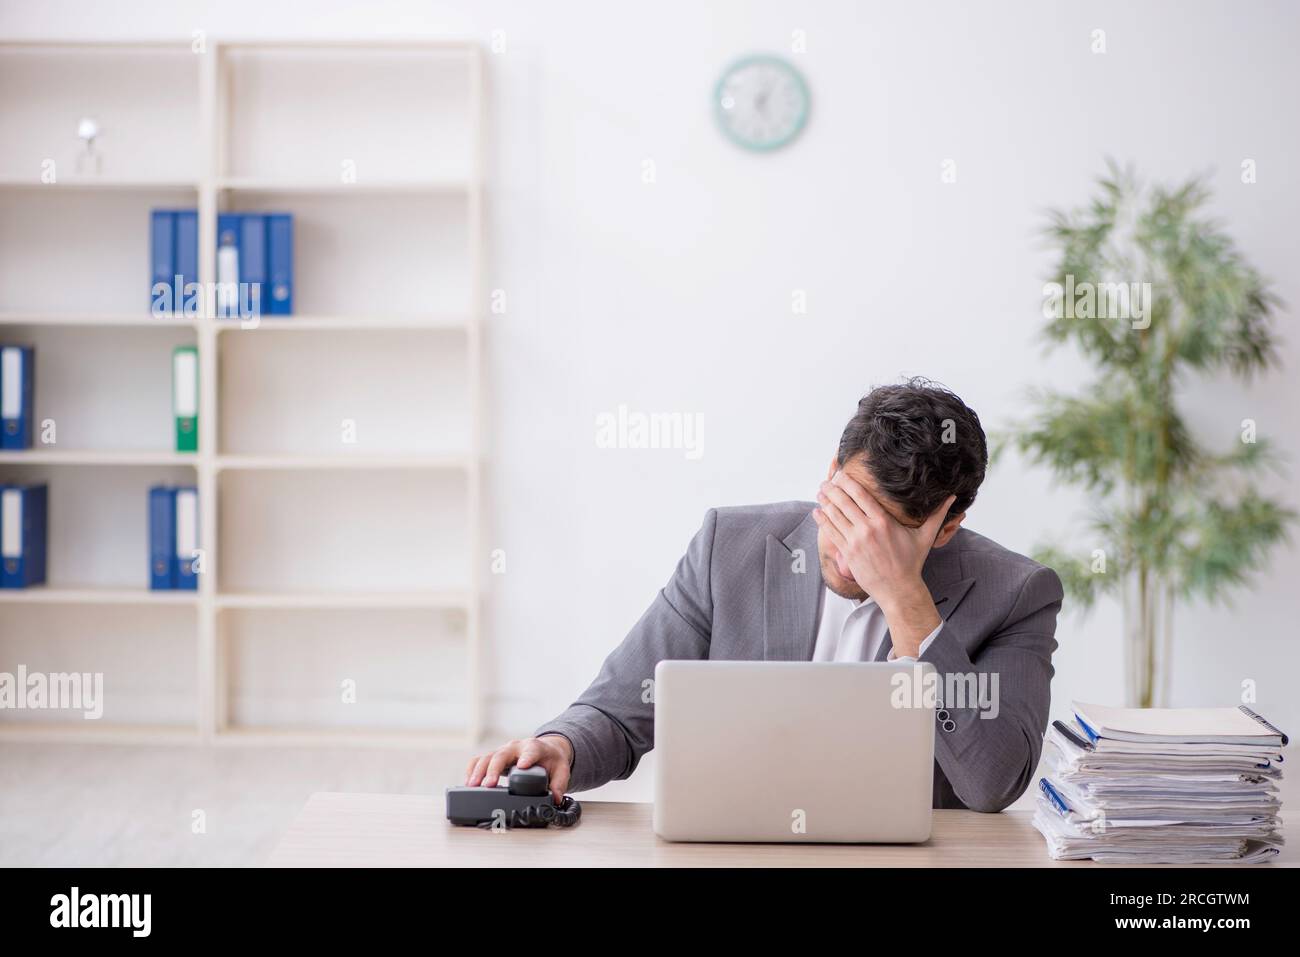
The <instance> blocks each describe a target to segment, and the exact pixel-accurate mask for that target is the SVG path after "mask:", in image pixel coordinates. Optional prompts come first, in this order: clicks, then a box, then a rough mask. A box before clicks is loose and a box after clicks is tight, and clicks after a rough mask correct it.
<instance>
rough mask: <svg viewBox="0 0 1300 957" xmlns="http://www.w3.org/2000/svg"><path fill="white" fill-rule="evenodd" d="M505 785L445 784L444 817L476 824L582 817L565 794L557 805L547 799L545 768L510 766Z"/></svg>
mask: <svg viewBox="0 0 1300 957" xmlns="http://www.w3.org/2000/svg"><path fill="white" fill-rule="evenodd" d="M505 779H506V787H504V788H503V787H500V786H497V787H494V788H485V787H476V788H468V787H459V788H447V820H449V821H451V823H452V824H458V825H465V826H468V825H474V826H476V827H485V828H491V827H546V826H547V825H548V824H554V825H555V826H556V827H572V826H573V825H575V824H577V823H578V819H579V818H580V817H582V805H581V804H579V803H578V802H577V801H575V800H574V799H573V798H572V797H570V796H569V795H567V794H566V795H565V796H564V801H563V802H562V803H561V804H560V806H559V807H556V806H555V803H554V802H553V801H552V800H551V781H550V777H549V776H548V775H547V773H546V769H545V768H543V767H540V766H537V765H534V766H533V767H531V768H517V767H514V766H513V765H512V766H511V768H510V770H509V772H507V774H506V775H505Z"/></svg>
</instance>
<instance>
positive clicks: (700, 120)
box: [0, 0, 1300, 733]
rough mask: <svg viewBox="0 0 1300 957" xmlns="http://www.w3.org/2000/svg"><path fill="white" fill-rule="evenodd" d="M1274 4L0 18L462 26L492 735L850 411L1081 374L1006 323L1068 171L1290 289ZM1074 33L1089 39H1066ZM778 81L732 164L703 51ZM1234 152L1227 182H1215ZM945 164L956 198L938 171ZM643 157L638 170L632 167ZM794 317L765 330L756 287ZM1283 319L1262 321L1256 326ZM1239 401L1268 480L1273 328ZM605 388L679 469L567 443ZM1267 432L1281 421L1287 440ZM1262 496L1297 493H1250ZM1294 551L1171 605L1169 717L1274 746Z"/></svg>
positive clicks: (811, 455) (554, 685)
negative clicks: (1140, 176)
mask: <svg viewBox="0 0 1300 957" xmlns="http://www.w3.org/2000/svg"><path fill="white" fill-rule="evenodd" d="M1298 27H1300V14H1298V12H1297V9H1296V8H1295V6H1294V5H1292V4H1286V3H1280V2H1279V3H1255V4H1251V5H1250V6H1249V8H1243V7H1242V6H1241V5H1239V4H1232V3H1228V2H1223V3H1203V2H1202V3H1173V2H1156V3H1144V4H1140V5H1137V4H1121V3H1088V4H1082V3H1078V4H1061V5H1057V4H1046V3H1032V2H1020V3H1003V4H970V3H959V2H953V3H935V4H916V3H909V4H896V3H878V4H864V3H854V2H850V0H839V2H823V3H818V4H815V5H809V4H797V3H794V2H775V0H767V2H742V0H731V2H718V3H712V4H707V3H696V2H685V0H675V2H661V3H657V4H652V5H641V4H637V5H632V4H598V3H594V2H591V3H581V4H580V3H573V2H563V3H559V2H529V0H511V2H497V3H470V2H454V3H417V2H366V3H332V2H305V0H304V2H278V3H275V4H268V3H265V2H264V0H261V2H249V0H226V2H222V3H213V4H210V5H209V4H203V3H186V2H174V0H167V2H163V0H158V2H142V3H136V4H130V5H128V4H98V3H92V2H67V0H64V2H59V0H49V2H42V3H26V4H21V5H20V4H6V5H5V6H4V7H3V9H0V34H2V35H4V36H41V37H52V36H69V37H71V36H77V37H90V38H110V37H144V36H174V37H186V36H189V35H190V33H191V31H192V30H194V29H198V28H203V29H206V30H207V31H208V32H209V33H210V34H211V35H214V36H224V37H231V36H237V37H260V36H321V37H326V36H367V35H392V34H418V35H441V34H450V35H454V36H458V37H475V38H479V39H481V40H482V41H483V42H484V43H485V44H486V43H487V42H488V41H489V39H490V37H491V34H492V31H494V30H502V31H504V38H505V43H506V49H505V51H504V52H503V53H498V54H494V55H492V56H490V57H489V58H488V65H489V82H490V85H491V110H492V120H491V127H492V140H493V142H492V152H493V156H494V160H493V169H492V171H491V181H490V230H491V239H492V245H493V250H492V257H491V259H492V262H491V268H490V273H489V280H488V281H489V283H490V285H491V287H493V288H499V289H503V290H505V292H506V294H507V303H508V312H507V314H506V315H504V316H496V317H493V318H492V319H491V330H490V341H489V350H488V361H489V365H490V370H489V371H490V379H491V383H490V394H491V401H490V406H489V419H490V423H491V429H492V437H491V442H490V446H491V449H490V451H491V459H490V463H489V481H490V488H489V501H490V503H491V506H492V508H493V510H494V513H495V517H494V521H493V524H492V528H491V529H490V530H489V533H488V543H489V546H490V547H494V548H502V549H504V550H505V553H506V559H507V571H506V574H504V575H502V576H499V577H495V578H493V579H492V580H491V588H492V592H491V596H490V600H489V614H488V622H487V624H488V629H489V644H490V648H491V652H490V660H489V662H488V672H487V674H488V680H489V685H490V690H491V698H492V717H493V718H494V719H495V722H496V723H497V724H498V725H499V726H500V727H502V728H504V729H507V730H508V731H510V732H511V733H520V732H522V731H526V730H528V729H529V728H530V727H532V726H533V725H534V724H535V723H537V722H539V721H541V720H542V719H544V718H546V717H549V716H550V714H551V713H553V712H554V711H556V710H558V709H559V708H561V707H562V706H564V705H565V704H566V703H567V702H568V700H570V699H571V698H572V697H573V696H574V695H575V694H576V693H577V692H578V691H579V690H580V689H581V688H582V687H583V686H584V684H585V682H586V681H587V680H589V679H590V677H591V676H592V674H593V673H594V671H595V669H596V667H597V666H598V664H599V662H600V660H601V659H602V657H603V656H604V655H605V653H606V652H607V651H608V650H609V649H610V648H611V647H612V646H613V645H614V644H615V643H616V642H617V641H618V640H620V639H621V638H622V636H623V634H624V633H625V632H626V630H627V628H628V627H629V626H630V625H631V624H632V622H633V621H634V620H635V619H636V617H637V616H638V615H639V614H640V613H641V611H642V609H643V608H644V606H645V605H646V604H647V603H648V602H649V601H650V600H651V598H652V596H653V594H654V592H655V590H656V589H657V588H659V587H660V586H661V585H662V584H663V582H664V581H665V580H666V579H667V577H668V575H669V573H670V571H671V570H672V567H673V565H674V563H675V562H676V560H677V558H678V556H679V554H680V552H681V550H682V548H683V547H684V545H685V544H686V542H687V540H688V539H689V537H690V535H691V534H692V533H693V532H694V530H695V528H696V527H697V525H698V523H699V520H700V518H701V516H702V515H703V513H704V511H705V509H706V508H708V507H710V506H712V505H718V504H729V503H742V502H759V501H765V500H777V499H787V498H795V497H808V496H810V495H811V494H812V493H813V491H814V489H815V484H816V482H817V481H818V479H819V478H820V477H821V474H822V470H823V469H824V467H825V463H826V461H827V459H828V457H829V455H830V454H831V452H832V450H833V447H834V443H835V440H836V439H837V437H838V434H839V430H840V428H841V427H842V425H843V423H844V421H845V419H846V417H847V416H848V415H849V414H850V413H851V412H852V409H853V406H854V402H855V400H856V399H857V397H858V395H859V394H860V393H861V392H863V391H864V390H866V389H867V388H868V387H869V386H870V385H871V384H873V383H878V382H884V381H889V380H892V379H894V378H895V377H897V376H899V375H900V374H904V373H907V374H912V373H923V374H926V375H929V376H931V377H932V378H935V379H938V380H940V381H942V382H944V383H946V384H947V385H949V386H951V387H952V388H954V389H955V390H956V391H957V392H959V393H960V394H961V395H962V396H963V397H964V398H965V399H966V400H967V401H968V402H970V404H971V405H973V406H974V407H975V408H976V409H977V410H978V411H979V412H980V414H981V416H982V418H983V419H984V421H985V424H986V426H989V427H997V426H999V425H1003V424H1005V423H1007V422H1008V421H1009V420H1010V419H1011V418H1012V417H1014V416H1015V415H1017V414H1018V413H1019V412H1021V411H1022V410H1023V406H1022V402H1023V396H1024V393H1025V390H1026V389H1027V388H1028V387H1029V386H1031V385H1034V384H1053V385H1060V386H1073V385H1077V384H1081V383H1084V382H1086V381H1088V374H1087V370H1086V368H1085V367H1084V366H1083V365H1082V364H1081V363H1080V362H1078V361H1076V360H1075V359H1073V358H1071V357H1070V356H1068V355H1054V356H1051V357H1045V356H1044V354H1043V352H1042V350H1041V348H1040V345H1039V343H1038V342H1037V341H1036V339H1035V335H1036V333H1037V330H1038V328H1039V326H1040V324H1041V319H1040V316H1039V311H1038V307H1039V302H1040V291H1041V286H1042V280H1043V277H1044V275H1045V273H1046V272H1047V270H1048V268H1049V264H1050V261H1051V257H1050V254H1049V253H1048V252H1047V251H1046V250H1045V249H1044V248H1043V246H1042V244H1041V242H1040V240H1039V237H1038V235H1037V231H1038V229H1039V227H1040V226H1041V225H1042V223H1043V211H1044V210H1045V209H1046V208H1047V207H1051V206H1060V205H1072V204H1076V203H1080V202H1082V201H1083V200H1085V198H1086V197H1087V196H1088V195H1089V189H1090V181H1091V179H1092V178H1093V177H1094V176H1095V174H1097V173H1098V172H1099V171H1101V169H1102V168H1103V166H1102V164H1103V158H1104V157H1106V156H1114V157H1116V158H1118V159H1120V160H1122V161H1132V162H1134V163H1135V164H1136V165H1137V166H1138V168H1139V169H1141V170H1142V171H1143V172H1145V173H1146V174H1147V175H1149V176H1151V177H1154V178H1158V179H1161V180H1165V181H1175V180H1179V179H1182V178H1184V177H1186V176H1189V175H1191V174H1193V173H1200V172H1209V173H1210V174H1211V183H1212V184H1213V186H1214V188H1215V191H1216V194H1217V198H1216V203H1215V210H1214V211H1215V213H1216V214H1218V215H1220V216H1222V217H1223V219H1224V220H1225V221H1226V222H1227V223H1228V225H1229V226H1230V229H1231V232H1232V233H1233V234H1234V235H1235V236H1236V238H1237V239H1238V241H1239V242H1240V245H1241V247H1242V249H1243V250H1244V252H1245V254H1246V255H1247V257H1248V258H1249V259H1250V260H1251V261H1252V262H1253V263H1255V264H1256V265H1257V266H1258V267H1259V268H1260V269H1261V270H1262V271H1263V272H1264V273H1265V274H1267V275H1269V276H1271V277H1272V278H1273V279H1274V280H1276V291H1277V292H1278V293H1279V294H1280V295H1281V296H1282V298H1283V299H1284V300H1286V301H1288V302H1291V303H1295V302H1300V280H1297V277H1296V274H1295V271H1294V269H1293V268H1291V267H1293V265H1294V256H1295V242H1294V232H1293V224H1294V223H1295V222H1296V220H1297V218H1298V214H1300V186H1298V185H1297V182H1296V178H1295V175H1294V172H1293V171H1294V170H1295V169H1297V168H1300V136H1298V134H1297V127H1296V123H1295V109H1294V103H1293V102H1292V97H1293V94H1294V91H1295V90H1296V89H1297V88H1300V65H1297V60H1296V58H1295V56H1294V50H1293V49H1292V45H1293V43H1294V39H1295V37H1296V36H1297V35H1298V31H1297V28H1298ZM1095 28H1101V29H1104V30H1105V31H1106V39H1107V47H1108V50H1107V52H1106V53H1105V54H1104V55H1094V54H1092V53H1090V51H1089V45H1090V36H1089V35H1090V32H1091V31H1092V30H1093V29H1095ZM796 29H801V30H804V31H805V32H806V36H807V52H806V53H803V54H798V55H794V56H793V57H792V59H794V60H795V61H796V62H797V64H798V65H799V66H800V68H801V69H802V70H803V71H804V72H805V74H806V76H807V78H808V80H809V82H810V85H811V88H812V95H813V103H814V105H813V116H812V120H811V123H810V126H809V128H808V130H807V131H806V133H805V135H804V136H803V137H802V138H801V139H800V140H799V141H798V142H797V144H796V145H794V146H793V147H792V148H790V149H788V150H786V151H783V152H780V153H777V154H775V155H770V156H752V155H747V154H745V153H743V152H741V151H739V150H737V149H736V148H735V147H733V146H731V145H730V144H729V143H728V142H726V141H725V140H724V139H723V138H722V137H721V136H720V135H719V134H718V133H717V132H716V130H715V129H714V128H713V125H712V120H711V116H710V104H709V94H710V92H711V89H712V85H713V83H714V82H715V81H716V78H717V76H718V74H719V72H720V71H721V70H722V68H723V67H724V65H725V64H726V63H727V62H729V61H730V60H731V59H733V58H734V57H736V56H738V55H740V54H743V53H746V52H750V51H755V50H772V51H777V52H783V51H787V50H788V49H789V44H790V39H791V34H792V31H793V30H796ZM1247 157H1249V158H1253V159H1254V160H1255V161H1256V162H1257V164H1258V171H1259V173H1258V177H1259V179H1258V183H1256V184H1254V185H1249V186H1247V185H1243V184H1242V183H1241V182H1240V180H1239V174H1238V170H1239V164H1240V163H1241V161H1242V160H1243V159H1244V158H1247ZM948 158H951V159H954V160H955V161H956V162H957V169H958V182H957V183H956V184H953V185H943V184H941V183H940V178H939V170H940V163H941V161H943V160H944V159H948ZM646 160H652V161H653V162H654V164H655V168H656V173H657V181H656V182H655V183H653V184H652V185H647V184H645V183H643V182H642V172H643V163H644V161H646ZM795 289H803V290H806V292H807V297H808V304H809V311H808V314H807V315H804V316H796V315H792V313H791V308H790V300H791V293H792V290H795ZM1291 315H1292V313H1290V312H1288V313H1286V314H1285V315H1284V317H1283V326H1284V329H1285V328H1286V327H1288V326H1289V325H1290V318H1291ZM1288 338H1289V341H1288V342H1287V343H1286V344H1285V345H1284V346H1283V359H1284V363H1285V367H1286V369H1287V370H1288V371H1287V372H1286V373H1283V374H1275V375H1273V376H1271V377H1269V378H1267V379H1265V380H1263V381H1262V382H1259V383H1257V384H1255V385H1254V386H1251V387H1249V388H1243V387H1241V386H1238V385H1235V384H1225V383H1197V382H1194V383H1188V388H1187V392H1186V395H1185V403H1186V408H1187V410H1188V411H1189V413H1190V414H1191V418H1192V421H1193V423H1194V424H1195V426H1196V428H1197V429H1198V430H1199V431H1201V432H1202V433H1203V434H1204V435H1205V436H1206V437H1208V438H1211V439H1213V441H1215V442H1217V443H1219V444H1221V445H1223V446H1225V447H1226V446H1227V445H1228V444H1229V443H1231V442H1232V441H1234V440H1235V438H1236V435H1237V429H1238V424H1239V423H1240V421H1241V420H1242V419H1243V418H1248V417H1249V418H1253V419H1255V420H1257V422H1258V423H1259V428H1260V430H1261V432H1262V433H1264V434H1267V435H1269V436H1270V437H1271V438H1273V439H1274V440H1275V441H1276V442H1277V443H1278V444H1279V445H1280V446H1281V448H1282V449H1283V450H1284V451H1285V452H1286V453H1287V454H1288V455H1289V456H1290V458H1291V460H1292V463H1293V464H1292V468H1293V469H1294V470H1296V474H1298V475H1300V437H1297V434H1296V429H1295V424H1294V420H1293V418H1292V417H1293V416H1294V410H1295V409H1297V408H1300V384H1298V380H1297V378H1296V376H1295V370H1296V369H1297V368H1300V354H1298V353H1297V345H1296V338H1297V337H1296V336H1295V335H1294V334H1290V335H1289V337H1288ZM620 404H626V405H627V406H629V407H630V408H632V409H636V410H642V411H659V412H671V411H682V412H688V413H695V412H698V413H702V414H703V415H704V418H705V423H706V431H705V445H704V455H703V457H702V458H701V459H699V460H698V461H688V460H686V459H685V457H684V456H683V454H682V453H681V452H672V451H612V450H601V449H598V448H597V447H596V444H595V417H596V415H597V414H598V413H600V412H602V411H613V410H615V409H616V408H617V407H618V406H619V405H620ZM1288 418H1292V420H1291V421H1288ZM1273 487H1274V489H1275V490H1276V491H1278V492H1279V493H1281V494H1282V495H1283V496H1284V497H1285V498H1286V499H1287V500H1288V501H1289V502H1290V503H1291V504H1292V505H1293V506H1300V497H1298V496H1297V494H1296V492H1295V491H1294V490H1293V488H1292V487H1290V486H1288V485H1287V484H1286V483H1283V482H1282V481H1281V480H1278V481H1276V482H1275V483H1274V486H1273ZM1081 504H1082V503H1081V502H1080V500H1079V498H1078V497H1077V496H1075V495H1074V494H1072V493H1067V492H1064V491H1059V490H1054V489H1053V488H1052V487H1051V486H1050V484H1049V481H1048V478H1047V476H1046V475H1045V474H1044V473H1043V472H1041V471H1027V470H1025V469H1023V468H1022V467H1020V466H1019V465H1018V464H1015V463H1007V464H1004V465H1001V466H999V467H998V468H997V469H996V470H994V471H993V472H991V474H990V476H989V479H988V481H987V483H986V485H985V488H984V490H983V492H982V493H981V496H980V500H979V503H978V504H977V506H976V508H975V509H974V511H973V513H972V515H971V519H970V522H971V525H972V527H974V528H976V529H978V530H979V531H982V532H983V533H985V534H987V535H990V536H992V537H994V538H996V539H998V540H999V541H1001V542H1003V543H1004V544H1006V545H1008V546H1010V547H1013V548H1017V549H1021V550H1028V549H1029V548H1031V547H1032V545H1033V544H1034V542H1035V541H1037V540H1039V539H1040V538H1042V537H1043V536H1045V535H1049V534H1059V535H1065V536H1068V534H1069V530H1070V528H1071V524H1072V520H1071V517H1072V515H1074V514H1076V513H1077V509H1078V507H1079V506H1080V505H1081ZM1298 577H1300V557H1298V556H1297V552H1296V551H1295V550H1294V549H1286V550H1282V551H1279V552H1278V553H1277V554H1276V556H1275V561H1274V564H1273V568H1272V570H1271V571H1270V572H1269V573H1267V574H1265V575H1263V576H1262V577H1261V578H1260V579H1259V581H1258V585H1257V588H1256V589H1255V590H1254V591H1252V592H1251V593H1249V594H1243V595H1241V596H1240V597H1239V598H1238V599H1237V602H1236V607H1235V608H1233V609H1222V608H1221V609H1213V610H1209V609H1200V608H1197V609H1187V610H1184V611H1183V613H1182V614H1181V615H1180V617H1179V620H1178V634H1177V662H1176V671H1175V675H1174V703H1175V704H1184V705H1189V704H1215V703H1217V704H1233V703H1236V701H1237V700H1238V694H1239V685H1240V682H1241V681H1242V680H1243V679H1244V678H1253V679H1255V680H1257V681H1258V683H1259V702H1260V704H1259V707H1260V710H1262V711H1264V712H1265V713H1267V714H1269V715H1270V716H1273V717H1274V720H1275V721H1277V722H1279V723H1281V724H1282V725H1283V726H1284V727H1289V728H1290V729H1291V730H1292V732H1295V731H1296V730H1297V729H1300V701H1298V700H1297V698H1296V696H1295V695H1294V694H1289V693H1288V692H1286V690H1285V688H1286V684H1285V681H1286V678H1285V676H1286V675H1287V674H1289V673H1292V672H1294V671H1295V669H1296V668H1297V667H1300V645H1297V644H1296V642H1295V641H1294V640H1293V637H1292V630H1293V628H1294V619H1295V611H1296V604H1297V603H1296V598H1295V594H1296V593H1295V585H1294V583H1295V582H1296V580H1297V578H1298ZM1118 626H1119V617H1118V613H1117V611H1116V610H1115V609H1114V608H1110V607H1107V608H1103V609H1101V610H1100V611H1099V612H1097V613H1095V614H1094V615H1093V616H1092V617H1091V618H1089V619H1088V620H1086V621H1081V620H1079V619H1078V618H1076V617H1073V616H1067V617H1065V618H1064V619H1063V620H1062V622H1061V625H1060V628H1059V631H1058V636H1059V639H1060V642H1061V650H1060V651H1059V653H1058V655H1057V659H1056V663H1057V679H1056V682H1055V685H1054V688H1053V691H1054V702H1055V709H1056V710H1058V711H1060V710H1062V709H1063V708H1065V707H1067V706H1068V702H1069V700H1070V699H1071V698H1072V697H1082V698H1085V699H1094V700H1101V701H1115V700H1118V699H1119V698H1120V696H1121V694H1122V679H1121V665H1120V646H1119V630H1118Z"/></svg>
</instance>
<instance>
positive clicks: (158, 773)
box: [0, 743, 467, 867]
mask: <svg viewBox="0 0 1300 957" xmlns="http://www.w3.org/2000/svg"><path fill="white" fill-rule="evenodd" d="M466 760H467V754H466V753H465V752H462V751H454V752H453V751H428V750H423V751H395V750H364V751H344V750H326V749H292V750H290V749H270V748H265V749H263V748H247V749H244V748H241V749H235V748H195V747H140V746H135V745H81V744H56V745H51V744H42V743H21V744H19V743H4V744H0V867H24V866H37V867H42V866H89V867H98V866H146V865H153V866H187V865H208V866H227V865H247V866H257V865H260V864H262V863H264V862H265V861H266V859H267V857H268V856H269V855H270V853H271V850H272V849H273V848H274V847H275V845H276V842H277V841H278V840H279V837H280V835H281V834H282V833H283V832H284V830H285V828H286V827H287V826H288V824H289V822H290V821H291V820H293V818H294V816H295V815H296V814H297V813H298V811H299V810H300V809H301V808H302V806H303V804H304V803H306V800H307V797H308V795H310V794H311V793H312V792H313V791H379V792H386V793H394V794H396V793H406V794H426V795H428V796H429V800H430V801H440V800H441V794H442V789H443V788H444V787H445V786H447V785H448V784H451V783H460V782H459V778H458V777H457V776H458V775H461V774H463V772H464V768H465V762H466ZM196 811H201V812H203V813H202V815H201V816H200V815H196V814H195V812H196ZM199 823H201V824H202V827H199V826H198V824H199ZM196 831H197V832H198V833H196Z"/></svg>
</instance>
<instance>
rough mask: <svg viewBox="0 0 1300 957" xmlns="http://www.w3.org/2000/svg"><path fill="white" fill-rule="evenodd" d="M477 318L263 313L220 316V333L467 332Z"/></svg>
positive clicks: (218, 324) (218, 329) (215, 323)
mask: <svg viewBox="0 0 1300 957" xmlns="http://www.w3.org/2000/svg"><path fill="white" fill-rule="evenodd" d="M473 321H474V320H473V319H472V318H471V317H469V316H464V315H444V316H419V315H414V316H382V315H377V316H290V317H286V318H284V319H278V318H274V319H273V318H266V317H263V318H262V319H261V320H260V321H259V322H258V323H257V324H256V325H254V324H252V323H249V324H248V325H244V324H243V323H240V322H236V321H234V320H218V321H215V322H214V325H215V328H216V331H217V332H219V333H231V332H235V333H239V332H242V333H258V332H286V333H298V332H377V331H383V330H391V331H395V332H408V331H409V332H421V331H428V332H466V331H468V330H469V327H470V325H471V323H473Z"/></svg>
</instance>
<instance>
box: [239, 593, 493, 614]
mask: <svg viewBox="0 0 1300 957" xmlns="http://www.w3.org/2000/svg"><path fill="white" fill-rule="evenodd" d="M471 603H472V597H471V595H470V593H469V592H468V591H464V590H453V591H427V592H418V591H415V592H355V593H348V592H243V593H239V592H233V593H222V594H219V595H217V607H218V608H245V609H248V608H280V609H293V608H312V609H315V608H319V609H331V608H334V609H343V608H392V609H401V608H414V609H425V610H445V611H465V610H467V609H468V608H469V607H470V605H471Z"/></svg>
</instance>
